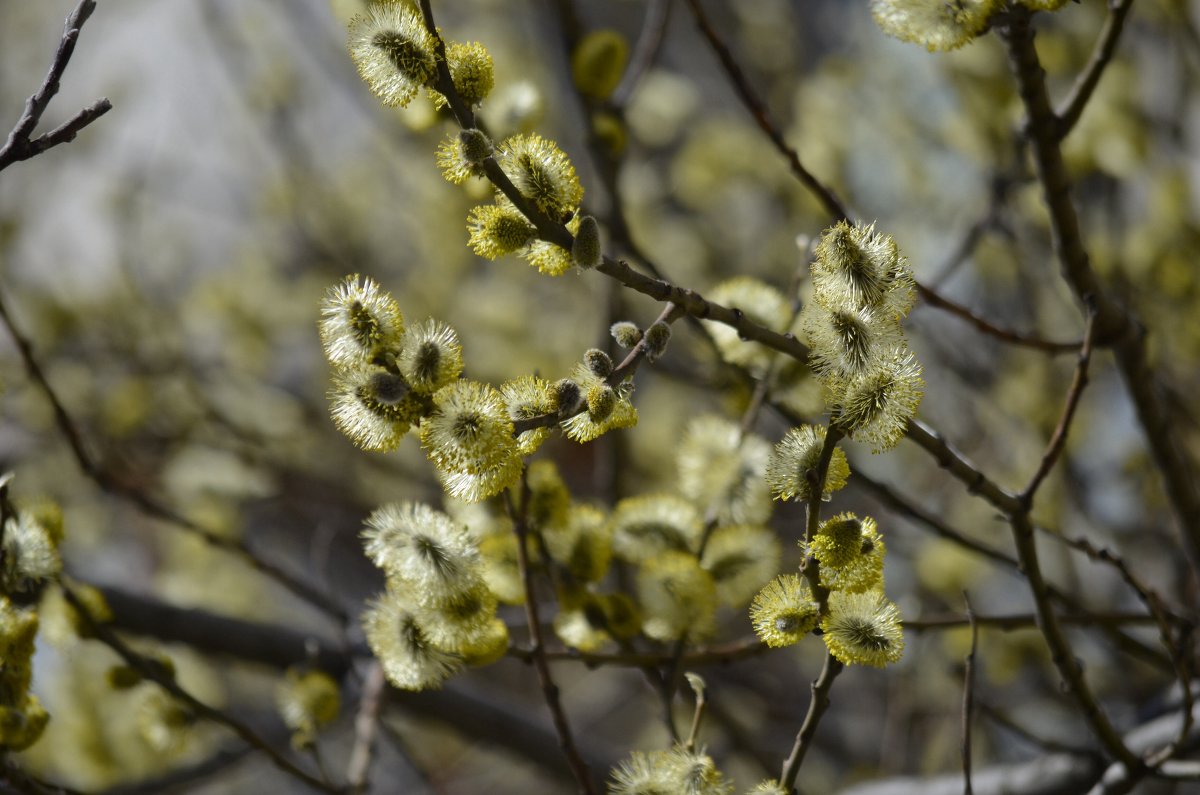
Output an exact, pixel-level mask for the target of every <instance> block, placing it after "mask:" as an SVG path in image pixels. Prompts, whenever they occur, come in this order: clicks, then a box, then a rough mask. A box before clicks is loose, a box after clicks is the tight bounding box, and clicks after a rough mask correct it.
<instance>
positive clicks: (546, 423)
mask: <svg viewBox="0 0 1200 795" xmlns="http://www.w3.org/2000/svg"><path fill="white" fill-rule="evenodd" d="M682 314H683V313H682V312H681V311H679V309H678V307H676V306H675V305H674V304H667V305H666V306H665V307H663V310H662V312H661V313H659V316H658V318H657V319H656V320H655V321H654V322H655V323H666V324H668V325H670V324H671V323H674V322H675V320H676V319H677V318H679V317H680V315H682ZM649 354H650V347H649V345H647V342H646V339H645V337H643V338H642V339H641V340H639V341H638V344H637V345H635V346H633V349H632V350H630V351H629V353H628V354H626V356H625V358H624V359H622V360H621V362H620V364H618V365H617V366H616V367H614V368H613V371H612V372H611V373H609V375H608V377H607V378H605V379H604V381H605V383H606V384H608V385H609V386H611V387H613V388H616V387H617V386H619V385H620V384H621V382H623V381H625V380H626V379H628V378H632V377H633V374H634V373H636V372H637V369H638V366H639V365H641V363H642V362H643V361H645V360H646V359H647V357H648V356H649ZM586 410H587V405H586V404H582V405H580V406H578V407H576V408H575V410H574V412H573V413H571V414H563V413H559V412H551V413H549V414H539V415H537V416H534V417H529V418H527V419H522V420H515V421H514V422H513V434H514V435H516V436H520V435H521V434H522V433H524V432H525V431H530V430H533V429H535V428H549V427H551V426H553V425H557V424H558V423H560V422H562V421H563V420H565V419H568V418H569V417H571V416H574V415H575V414H581V413H583V412H584V411H586Z"/></svg>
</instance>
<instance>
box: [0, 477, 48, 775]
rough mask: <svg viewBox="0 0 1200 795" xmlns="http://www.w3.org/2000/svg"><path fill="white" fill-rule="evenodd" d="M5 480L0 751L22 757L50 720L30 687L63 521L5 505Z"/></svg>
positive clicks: (4, 487) (2, 496) (0, 532)
mask: <svg viewBox="0 0 1200 795" xmlns="http://www.w3.org/2000/svg"><path fill="white" fill-rule="evenodd" d="M10 479H11V475H5V476H4V477H3V478H0V751H3V750H9V751H21V750H24V749H25V748H28V747H29V746H31V745H33V744H34V743H35V742H37V740H38V738H39V737H41V735H42V731H43V730H44V729H45V728H46V722H47V721H48V720H49V719H50V716H49V714H48V713H47V712H46V710H45V708H44V707H42V705H41V702H39V701H38V698H37V696H35V695H34V694H33V693H31V692H30V690H29V686H30V684H31V682H32V680H33V653H34V641H35V639H36V638H37V633H38V623H39V617H38V604H39V602H40V601H41V597H42V593H43V591H44V590H45V589H46V586H47V585H49V584H50V583H52V582H53V581H54V580H55V579H56V578H57V577H58V575H59V573H60V572H61V571H62V561H61V559H60V558H59V555H58V545H59V542H61V541H62V515H61V513H60V512H59V511H58V509H57V507H55V506H49V505H47V506H44V508H43V509H42V510H37V511H34V510H20V509H18V508H16V507H15V506H14V505H12V504H11V503H10V502H9V500H8V494H7V491H8V481H9V480H10Z"/></svg>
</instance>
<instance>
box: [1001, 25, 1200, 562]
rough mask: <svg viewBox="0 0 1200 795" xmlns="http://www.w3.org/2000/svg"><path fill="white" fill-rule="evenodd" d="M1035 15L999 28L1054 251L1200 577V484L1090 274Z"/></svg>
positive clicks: (1141, 362) (1140, 360)
mask: <svg viewBox="0 0 1200 795" xmlns="http://www.w3.org/2000/svg"><path fill="white" fill-rule="evenodd" d="M1031 16H1032V15H1031V13H1030V12H1029V10H1028V9H1026V8H1025V7H1023V6H1015V7H1013V8H1011V9H1009V11H1007V12H1006V17H1005V19H1004V22H1003V24H1002V25H1000V26H999V27H998V31H999V34H1000V37H1001V39H1003V41H1004V43H1005V45H1006V47H1007V49H1008V56H1009V62H1010V64H1011V66H1012V70H1013V73H1014V75H1015V76H1016V80H1017V85H1018V88H1019V92H1020V95H1021V100H1022V102H1023V104H1024V106H1025V114H1026V128H1025V130H1026V135H1027V136H1028V138H1029V142H1030V144H1031V148H1032V151H1033V161H1034V166H1035V169H1036V172H1037V177H1038V181H1039V182H1040V183H1041V186H1042V198H1043V201H1044V202H1045V205H1046V209H1047V211H1048V214H1049V218H1050V233H1051V239H1052V241H1053V244H1054V251H1055V254H1056V255H1057V257H1058V261H1059V264H1060V265H1061V266H1062V271H1063V275H1064V277H1065V278H1066V281H1067V283H1068V285H1069V286H1070V287H1071V290H1072V291H1073V292H1074V293H1075V295H1076V297H1077V298H1078V299H1079V300H1080V301H1081V302H1084V303H1085V304H1086V303H1087V301H1088V300H1090V301H1092V302H1094V306H1095V310H1096V319H1095V323H1096V344H1097V345H1107V346H1112V347H1113V348H1114V351H1115V353H1116V360H1117V366H1118V368H1119V370H1120V371H1121V375H1122V378H1123V379H1124V381H1125V384H1126V388H1127V389H1128V390H1129V393H1130V396H1131V397H1132V398H1133V403H1134V408H1135V410H1136V412H1137V416H1138V420H1139V422H1140V423H1141V425H1142V429H1143V431H1144V433H1145V435H1146V439H1147V441H1148V443H1149V447H1150V453H1151V456H1152V457H1153V458H1154V461H1155V464H1156V465H1157V467H1158V470H1159V472H1160V473H1161V475H1162V478H1163V480H1164V482H1165V484H1166V491H1167V496H1168V498H1169V500H1170V502H1171V506H1172V509H1173V511H1174V514H1175V517H1176V520H1177V522H1178V524H1179V527H1180V531H1181V536H1182V540H1183V547H1184V549H1185V550H1186V552H1187V555H1188V560H1189V562H1190V564H1191V567H1192V572H1193V576H1197V577H1200V484H1198V482H1197V480H1196V479H1195V477H1194V475H1193V469H1192V463H1191V461H1190V460H1189V458H1188V456H1187V454H1186V452H1185V451H1184V450H1182V449H1181V448H1180V447H1179V445H1178V440H1177V439H1176V438H1175V435H1174V434H1173V433H1172V431H1171V420H1170V412H1169V410H1168V408H1167V404H1166V402H1165V401H1164V399H1163V398H1162V396H1161V394H1159V391H1158V389H1157V387H1156V384H1155V381H1156V379H1155V376H1154V373H1153V372H1152V371H1151V369H1150V367H1149V364H1148V362H1147V358H1146V356H1147V354H1146V346H1145V339H1144V336H1145V331H1144V329H1143V328H1142V326H1141V325H1140V324H1139V323H1138V322H1137V321H1136V320H1135V319H1134V318H1133V317H1132V316H1131V315H1130V314H1129V313H1128V312H1127V311H1126V310H1125V309H1124V308H1123V307H1122V306H1121V305H1120V304H1118V303H1116V302H1115V301H1114V300H1113V299H1112V298H1111V296H1109V295H1108V294H1107V293H1106V292H1105V291H1104V290H1102V288H1101V284H1100V281H1099V278H1098V277H1097V276H1096V273H1095V271H1094V270H1093V269H1092V267H1091V265H1090V263H1089V261H1088V254H1087V250H1086V249H1085V248H1084V244H1083V236H1082V233H1081V232H1080V229H1079V218H1078V215H1077V213H1076V210H1075V205H1074V203H1073V202H1072V197H1071V180H1070V177H1069V175H1068V173H1067V168H1066V164H1065V162H1064V161H1063V154H1062V149H1061V147H1060V143H1061V136H1060V135H1059V119H1058V116H1057V115H1056V114H1055V113H1054V110H1053V109H1052V107H1051V105H1050V98H1049V94H1048V92H1047V88H1046V80H1045V71H1044V70H1043V69H1042V65H1041V62H1040V60H1039V58H1038V54H1037V49H1036V48H1035V47H1034V42H1033V29H1032V27H1031V24H1030V20H1031Z"/></svg>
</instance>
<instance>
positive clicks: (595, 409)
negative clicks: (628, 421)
mask: <svg viewBox="0 0 1200 795" xmlns="http://www.w3.org/2000/svg"><path fill="white" fill-rule="evenodd" d="M587 407H588V415H589V416H590V417H591V418H592V422H604V420H606V419H608V416H609V415H610V414H612V413H613V409H614V408H616V407H617V393H616V392H615V391H614V390H613V388H612V387H611V386H609V385H608V384H596V385H595V386H594V387H592V388H591V389H589V390H588V394H587Z"/></svg>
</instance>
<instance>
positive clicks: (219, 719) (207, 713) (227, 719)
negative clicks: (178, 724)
mask: <svg viewBox="0 0 1200 795" xmlns="http://www.w3.org/2000/svg"><path fill="white" fill-rule="evenodd" d="M60 585H61V587H62V592H63V596H64V597H65V598H66V600H67V602H68V603H69V604H70V605H71V607H72V608H73V609H74V610H75V611H76V612H77V613H78V614H79V616H80V618H81V619H82V620H83V621H84V622H85V625H86V627H87V628H88V630H89V632H90V633H91V636H92V637H94V638H95V639H96V640H98V641H100V642H101V643H103V644H104V645H105V646H108V647H109V648H110V649H112V650H113V651H114V652H116V653H117V655H118V656H119V657H120V658H121V659H122V660H124V661H125V663H126V664H127V665H129V666H130V667H131V668H133V669H134V670H136V671H137V672H138V673H140V674H141V675H142V676H143V677H144V678H146V679H148V680H150V681H152V682H154V683H155V684H157V685H158V686H159V687H161V688H162V689H163V690H165V691H166V692H167V693H169V694H170V695H171V696H172V697H173V698H175V699H176V700H178V701H180V702H181V703H182V704H184V705H185V706H187V707H188V709H190V710H191V711H192V712H193V713H194V714H195V715H197V716H198V717H201V718H204V719H205V720H209V721H212V722H213V723H217V724H220V725H221V726H224V727H225V728H227V729H229V730H230V731H232V732H233V733H234V734H236V735H237V736H238V737H240V738H241V739H242V740H243V741H244V742H246V743H248V744H249V745H251V746H253V747H254V748H256V749H257V750H259V751H261V752H262V753H263V754H265V755H266V756H267V758H268V759H270V760H271V762H272V764H274V765H275V766H276V767H277V768H279V769H280V770H282V771H283V772H285V773H287V774H288V775H290V776H292V777H293V778H295V779H297V780H298V781H300V782H302V783H304V784H306V785H308V786H309V787H312V788H313V789H316V790H319V791H321V792H328V793H332V794H333V795H339V794H340V793H341V792H342V790H341V789H340V788H339V787H337V786H335V785H334V784H332V783H330V782H328V781H322V780H321V779H319V778H316V777H314V776H312V775H311V774H309V773H307V772H306V771H304V770H302V769H300V768H299V767H297V766H296V764H295V763H293V762H292V761H291V760H290V759H288V758H287V757H285V756H284V755H283V754H281V753H280V752H279V751H277V750H276V749H275V748H274V747H273V746H272V745H271V744H270V743H268V742H267V741H266V740H264V739H263V738H262V737H260V736H259V735H258V734H257V733H256V732H255V731H254V730H253V729H251V728H250V727H249V726H247V725H246V724H245V723H243V722H242V721H240V720H238V719H237V718H235V717H233V716H232V715H228V714H226V713H225V712H223V711H221V710H219V709H217V708H216V707H212V706H209V705H208V704H206V703H204V702H203V701H201V700H200V699H198V698H196V697H195V696H193V695H192V694H191V693H189V692H188V691H186V690H184V689H183V688H182V687H181V686H180V685H179V683H178V682H176V681H175V679H174V678H173V677H172V676H170V675H169V674H167V673H166V672H165V671H164V669H163V667H162V666H161V665H159V664H156V663H155V662H154V661H153V660H150V659H148V658H146V657H143V656H142V655H140V654H138V653H137V652H135V651H134V650H133V649H132V648H130V647H129V646H128V645H127V644H126V643H125V642H124V641H123V640H121V638H120V637H119V636H118V635H117V634H116V633H115V632H113V630H112V629H111V628H110V627H109V626H107V625H106V624H104V623H102V622H100V621H97V620H96V619H95V618H94V617H93V616H92V614H91V613H90V612H89V610H88V607H87V605H86V604H84V602H83V601H82V600H81V599H80V598H79V597H78V596H77V595H76V594H75V591H74V589H73V588H71V586H70V585H68V584H66V583H60Z"/></svg>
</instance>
